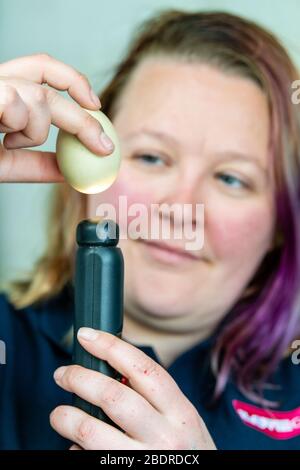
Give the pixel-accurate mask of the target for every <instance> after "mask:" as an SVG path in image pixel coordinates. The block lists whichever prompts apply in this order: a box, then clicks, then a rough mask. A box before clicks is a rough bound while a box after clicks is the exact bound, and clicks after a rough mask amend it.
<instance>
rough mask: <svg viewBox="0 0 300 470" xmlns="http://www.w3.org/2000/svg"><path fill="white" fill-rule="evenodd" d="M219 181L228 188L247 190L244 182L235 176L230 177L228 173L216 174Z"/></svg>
mask: <svg viewBox="0 0 300 470" xmlns="http://www.w3.org/2000/svg"><path fill="white" fill-rule="evenodd" d="M216 176H217V177H218V178H219V179H220V180H221V181H223V182H224V183H225V184H226V186H229V187H230V188H238V189H240V188H248V187H249V185H248V184H247V183H245V181H242V180H241V179H240V178H238V177H237V176H234V175H231V174H229V173H217V175H216Z"/></svg>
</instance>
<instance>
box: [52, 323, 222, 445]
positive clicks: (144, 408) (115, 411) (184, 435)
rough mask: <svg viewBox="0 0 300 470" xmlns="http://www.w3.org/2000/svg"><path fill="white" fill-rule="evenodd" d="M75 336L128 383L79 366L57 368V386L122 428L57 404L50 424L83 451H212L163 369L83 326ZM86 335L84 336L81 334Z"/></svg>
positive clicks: (195, 417) (132, 349)
mask: <svg viewBox="0 0 300 470" xmlns="http://www.w3.org/2000/svg"><path fill="white" fill-rule="evenodd" d="M79 333H81V334H80V335H78V340H79V341H80V343H81V345H82V346H83V347H84V348H85V349H86V350H87V351H88V352H89V353H91V354H92V355H93V356H95V357H98V358H100V359H102V360H105V361H107V362H108V363H109V364H110V365H111V366H112V367H113V368H114V369H116V370H117V371H119V372H120V373H121V374H122V375H123V376H124V377H126V378H127V379H128V385H129V386H127V385H125V384H123V383H121V382H119V381H117V380H114V379H112V378H110V377H107V376H105V375H104V374H101V373H99V372H95V371H92V370H88V369H85V368H83V367H80V366H78V365H73V366H68V367H61V368H59V369H57V371H56V373H55V380H56V382H57V384H58V385H59V386H60V387H62V388H63V389H64V390H67V391H69V392H73V393H75V394H76V395H78V396H79V397H81V398H83V399H84V400H87V401H88V402H90V403H92V404H94V405H96V406H99V407H100V408H102V409H103V411H104V412H105V413H106V414H107V415H108V416H109V417H110V418H111V419H112V421H113V422H114V423H116V424H117V425H118V426H119V427H120V428H121V429H122V430H123V431H124V432H122V431H120V430H119V429H117V428H115V427H113V426H111V425H109V424H107V423H104V422H103V421H100V420H98V419H96V418H93V417H91V416H89V415H88V414H86V413H85V412H83V411H81V410H79V409H77V408H74V407H72V406H59V407H58V408H56V409H55V410H54V411H53V412H52V413H51V416H50V422H51V425H52V427H53V428H54V429H55V430H56V431H57V432H58V433H59V434H61V435H62V436H64V437H65V438H67V439H69V440H71V441H72V442H74V443H75V444H76V446H75V447H73V448H77V449H78V447H77V446H80V447H81V448H83V449H106V450H107V449H109V450H115V449H120V450H124V449H135V450H136V449H177V450H178V449H187V450H194V449H215V446H214V443H213V441H212V439H211V437H210V435H209V433H208V431H207V429H206V426H205V424H204V423H203V421H202V419H201V417H200V416H199V414H198V412H197V410H196V409H195V408H194V406H193V405H192V403H191V402H189V400H188V399H187V398H186V397H185V395H184V394H183V393H182V392H181V390H180V389H179V387H178V385H177V384H176V382H175V381H174V380H173V378H172V377H171V376H170V375H169V374H168V373H167V372H166V370H165V369H164V368H163V367H161V366H160V365H159V364H157V363H156V362H155V361H153V360H152V359H151V358H150V357H148V356H147V355H146V354H145V353H144V352H142V351H140V350H139V349H138V348H136V347H134V346H132V345H131V344H129V343H127V342H125V341H124V340H121V339H119V338H118V337H115V336H113V335H111V334H109V333H106V332H102V331H96V330H92V329H89V328H83V329H81V330H80V331H79ZM83 335H84V336H83Z"/></svg>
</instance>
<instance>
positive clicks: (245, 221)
mask: <svg viewBox="0 0 300 470" xmlns="http://www.w3.org/2000/svg"><path fill="white" fill-rule="evenodd" d="M233 209H234V206H232V208H231V210H224V208H223V209H220V210H219V209H218V210H217V209H215V211H214V213H212V214H210V215H209V214H208V215H207V216H206V220H205V225H206V229H205V230H206V232H205V235H206V237H207V239H208V243H209V246H210V250H212V254H213V256H214V257H215V258H216V260H219V261H222V260H223V259H224V260H226V259H229V260H232V261H233V264H234V261H236V263H238V264H240V263H241V262H242V261H243V260H244V261H249V262H250V264H251V263H252V262H254V261H255V259H257V260H258V259H260V258H261V256H262V255H263V254H265V252H266V251H267V249H268V247H269V246H270V242H271V239H272V234H273V220H272V216H271V213H270V210H269V209H267V208H265V207H262V208H260V207H253V208H250V207H248V208H247V207H245V206H242V205H241V208H239V209H235V210H233Z"/></svg>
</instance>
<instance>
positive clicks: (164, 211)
mask: <svg viewBox="0 0 300 470" xmlns="http://www.w3.org/2000/svg"><path fill="white" fill-rule="evenodd" d="M159 204H160V206H161V211H160V212H161V215H162V216H164V215H165V216H166V215H168V214H169V213H170V208H171V207H172V206H173V207H175V206H178V209H179V207H180V208H181V210H182V211H183V213H184V216H185V222H187V221H188V222H189V223H192V224H193V223H195V221H196V218H197V214H199V206H200V205H202V201H201V200H200V192H199V182H196V181H193V180H191V179H189V180H188V179H186V180H183V179H181V181H178V183H177V184H176V185H174V186H172V187H169V188H168V190H166V192H165V194H164V195H163V196H162V197H161V198H160V201H159ZM171 214H173V213H172V212H171Z"/></svg>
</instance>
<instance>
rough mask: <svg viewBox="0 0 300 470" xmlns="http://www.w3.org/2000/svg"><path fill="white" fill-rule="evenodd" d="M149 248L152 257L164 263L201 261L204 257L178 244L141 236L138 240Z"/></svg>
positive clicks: (174, 263)
mask: <svg viewBox="0 0 300 470" xmlns="http://www.w3.org/2000/svg"><path fill="white" fill-rule="evenodd" d="M138 241H139V242H141V244H143V245H144V247H145V248H146V250H147V253H148V254H149V255H150V256H151V258H153V259H155V260H156V261H159V262H161V263H164V264H170V265H179V264H183V263H191V262H193V261H194V262H195V261H199V260H200V259H202V257H200V256H199V254H198V253H197V254H196V253H195V252H192V251H187V250H185V249H182V248H178V247H176V246H172V245H168V244H166V243H164V242H160V241H157V242H156V241H152V240H151V241H149V240H144V239H142V238H140V239H139V240H138Z"/></svg>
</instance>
